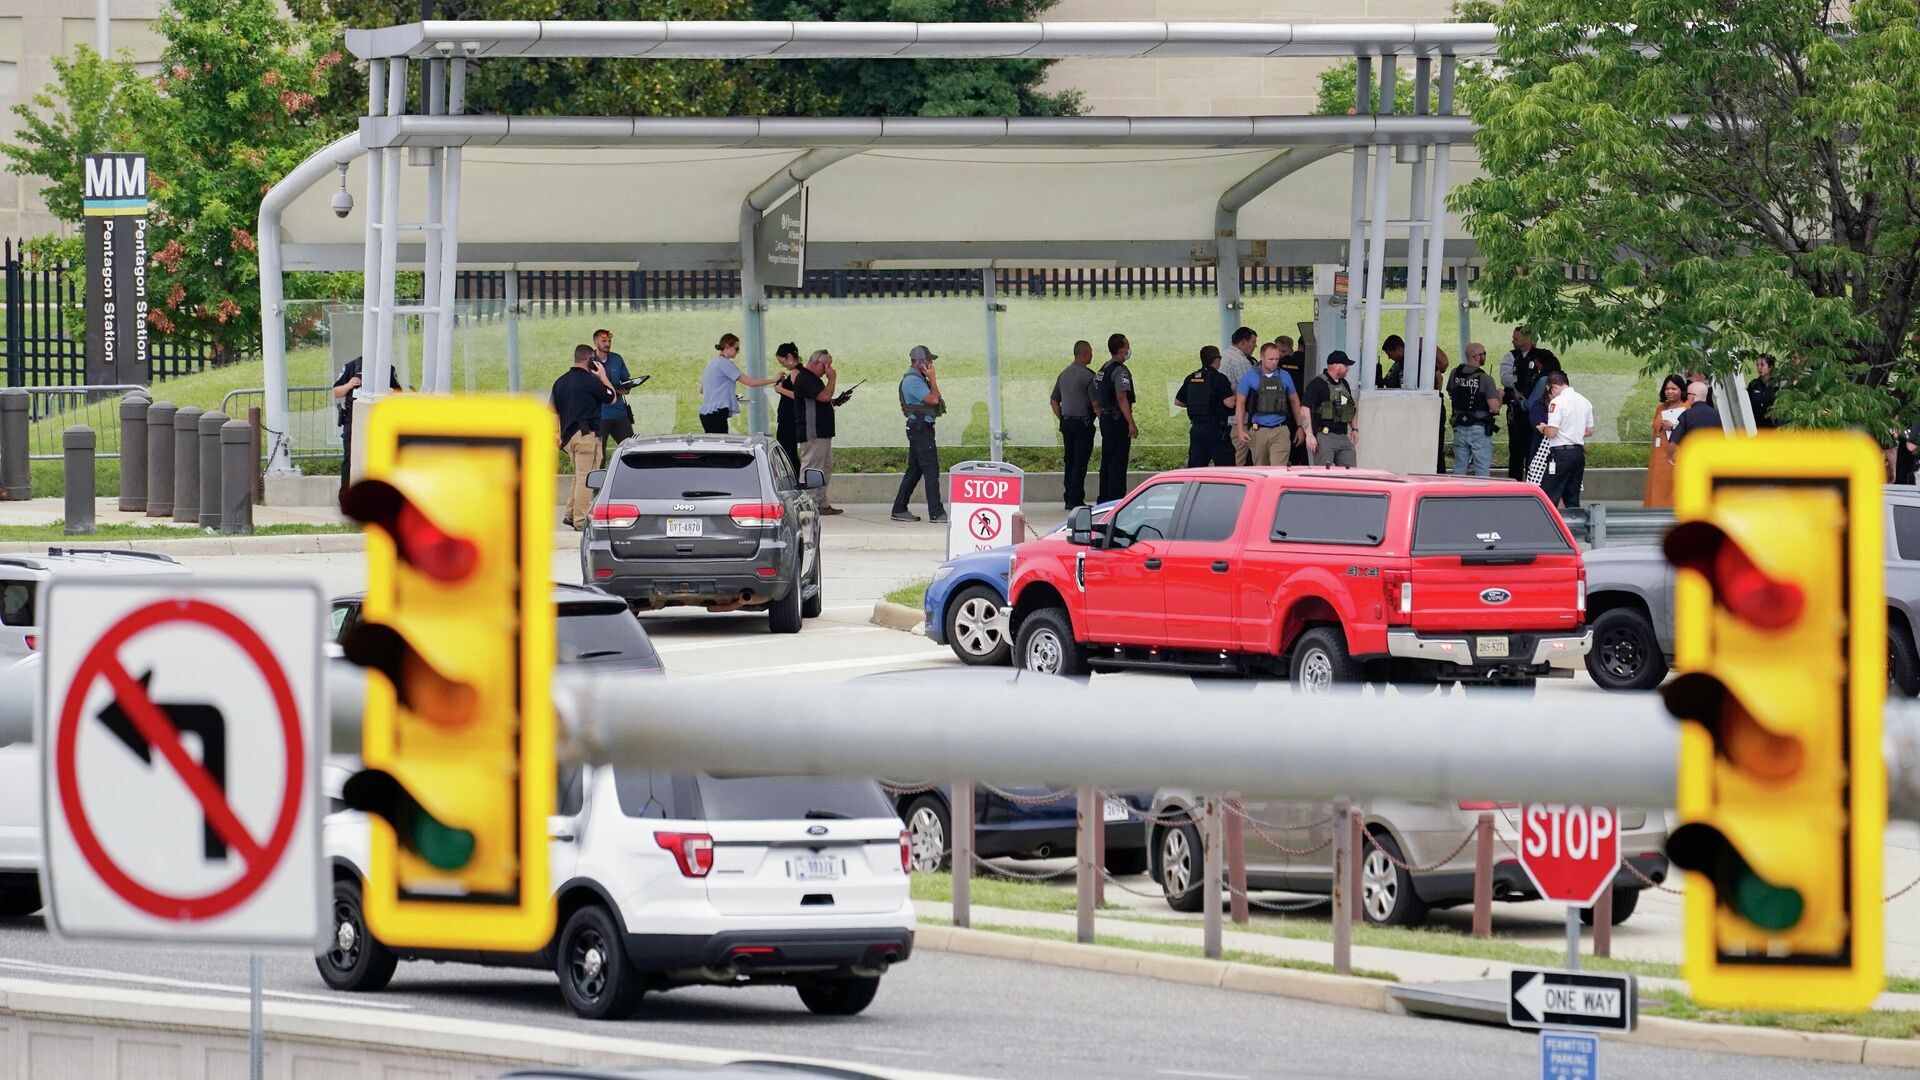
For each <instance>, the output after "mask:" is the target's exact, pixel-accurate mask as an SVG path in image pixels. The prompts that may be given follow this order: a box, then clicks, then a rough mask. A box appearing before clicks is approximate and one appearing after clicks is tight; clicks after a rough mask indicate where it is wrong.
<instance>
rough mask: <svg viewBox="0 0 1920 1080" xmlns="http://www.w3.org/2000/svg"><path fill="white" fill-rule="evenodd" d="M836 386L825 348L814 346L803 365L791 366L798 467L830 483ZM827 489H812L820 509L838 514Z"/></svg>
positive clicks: (837, 376) (837, 377)
mask: <svg viewBox="0 0 1920 1080" xmlns="http://www.w3.org/2000/svg"><path fill="white" fill-rule="evenodd" d="M839 387H840V372H839V371H837V370H836V369H835V368H834V366H833V354H832V353H830V352H828V351H827V350H825V349H815V350H814V352H813V355H812V356H810V357H808V358H807V362H806V363H805V364H802V365H801V366H800V367H797V368H795V369H793V436H794V441H795V442H797V443H798V444H799V446H800V468H801V469H802V470H806V469H819V470H820V474H821V475H822V476H823V477H825V478H826V480H827V482H828V485H829V486H830V485H831V484H832V481H833V407H834V405H835V404H836V401H837V399H836V398H835V391H836V390H838V389H839ZM801 475H802V476H805V475H806V473H805V472H804V471H803V472H802V473H801ZM827 491H828V487H824V486H823V487H821V488H820V489H819V490H817V491H815V492H814V498H815V499H816V500H818V502H819V504H820V512H821V513H822V514H829V515H831V514H838V513H840V512H841V510H840V508H839V507H837V506H834V505H833V503H832V501H831V500H829V499H828V498H827Z"/></svg>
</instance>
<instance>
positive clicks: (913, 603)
mask: <svg viewBox="0 0 1920 1080" xmlns="http://www.w3.org/2000/svg"><path fill="white" fill-rule="evenodd" d="M930 584H932V582H927V581H913V582H908V583H907V584H905V585H902V586H900V587H899V588H897V589H895V590H893V591H892V592H890V593H888V594H887V603H889V604H900V605H903V606H905V607H910V608H918V607H920V605H921V604H922V602H924V601H925V600H926V598H927V586H928V585H930Z"/></svg>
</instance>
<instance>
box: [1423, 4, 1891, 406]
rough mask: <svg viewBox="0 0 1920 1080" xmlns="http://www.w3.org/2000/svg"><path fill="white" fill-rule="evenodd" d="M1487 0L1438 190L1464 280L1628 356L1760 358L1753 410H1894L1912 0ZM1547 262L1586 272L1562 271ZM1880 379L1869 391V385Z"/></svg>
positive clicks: (1499, 304) (1668, 364) (1550, 333)
mask: <svg viewBox="0 0 1920 1080" xmlns="http://www.w3.org/2000/svg"><path fill="white" fill-rule="evenodd" d="M1621 11H1622V9H1621V7H1620V5H1618V4H1615V3H1609V2H1607V0H1507V2H1506V3H1505V4H1503V5H1502V6H1501V7H1500V8H1499V10H1498V11H1497V13H1496V14H1495V19H1496V20H1497V21H1498V23H1499V25H1500V30H1501V40H1500V64H1499V75H1500V77H1499V78H1498V79H1495V80H1490V85H1489V86H1488V87H1487V88H1486V92H1485V93H1484V95H1482V97H1481V99H1480V100H1479V101H1478V102H1477V103H1476V108H1475V118H1476V119H1477V120H1478V121H1479V123H1480V125H1481V128H1480V134H1479V136H1478V139H1477V140H1476V141H1477V145H1478V148H1479V153H1480V160H1481V166H1482V168H1483V169H1484V170H1485V173H1486V175H1485V176H1484V177H1483V178H1480V179H1477V180H1475V181H1473V182H1472V183H1471V184H1469V185H1467V186H1466V187H1464V188H1463V189H1462V190H1460V191H1459V192H1457V193H1456V195H1455V199H1454V203H1455V206H1456V207H1457V208H1458V209H1459V210H1461V211H1462V212H1463V213H1464V214H1465V215H1466V220H1467V224H1468V227H1469V228H1470V229H1471V230H1472V232H1473V234H1474V236H1475V237H1476V238H1477V240H1478V242H1479V247H1480V251H1481V252H1482V253H1483V254H1484V256H1485V257H1486V260H1487V272H1486V273H1485V274H1484V275H1483V276H1482V277H1481V279H1480V281H1481V289H1482V296H1483V297H1484V298H1485V299H1486V301H1487V303H1488V306H1489V307H1490V308H1491V309H1492V310H1493V311H1494V312H1495V313H1496V314H1497V315H1499V316H1501V317H1504V318H1509V319H1516V320H1522V321H1525V322H1528V323H1530V324H1533V326H1534V327H1535V329H1536V330H1537V331H1538V332H1539V333H1540V334H1541V335H1542V336H1543V337H1545V338H1547V339H1557V340H1578V339H1598V340H1603V341H1606V342H1608V343H1610V344H1612V345H1614V346H1616V347H1619V348H1622V349H1631V350H1635V351H1637V352H1638V353H1639V354H1640V355H1642V356H1644V357H1646V360H1647V370H1648V371H1650V372H1652V371H1658V370H1672V369H1676V368H1681V367H1695V366H1700V365H1701V364H1702V362H1703V358H1702V356H1701V350H1702V348H1703V347H1704V348H1705V349H1706V350H1707V355H1706V357H1705V358H1704V362H1705V364H1706V365H1707V366H1709V367H1712V368H1715V369H1717V370H1726V369H1727V368H1728V367H1729V366H1730V365H1731V364H1732V363H1733V357H1735V356H1738V355H1740V354H1742V353H1755V352H1764V353H1770V354H1772V355H1775V356H1778V357H1781V358H1783V367H1784V369H1785V370H1783V372H1782V374H1783V375H1784V376H1785V381H1786V384H1787V385H1786V386H1785V388H1784V389H1783V390H1782V391H1781V393H1780V397H1779V401H1778V403H1777V404H1776V406H1775V409H1774V415H1775V416H1778V417H1781V418H1783V419H1785V420H1786V421H1788V422H1790V423H1794V424H1801V425H1808V426H1818V427H1857V428H1862V429H1865V430H1868V431H1873V432H1882V431H1886V430H1887V429H1888V428H1890V427H1894V426H1897V424H1898V421H1899V419H1900V417H1901V415H1902V414H1903V412H1906V413H1907V414H1908V415H1911V413H1910V411H1908V410H1907V405H1906V400H1907V398H1908V392H1909V389H1910V387H1911V386H1912V383H1913V379H1914V375H1915V369H1916V360H1917V359H1920V357H1917V356H1916V347H1915V344H1914V334H1915V330H1916V326H1915V314H1916V306H1920V108H1916V107H1915V102H1920V27H1917V25H1916V24H1917V22H1920V9H1917V8H1916V4H1915V3H1914V2H1913V0H1854V2H1853V3H1850V4H1842V3H1838V2H1821V0H1738V2H1733V0H1724V2H1717V3H1700V2H1682V0H1642V2H1641V3H1638V4H1636V5H1634V6H1633V9H1632V13H1631V25H1628V24H1626V23H1624V22H1622V21H1621V20H1622V19H1623V16H1622V14H1621ZM1569 265H1583V266H1586V267H1590V268H1592V269H1593V271H1594V272H1595V273H1596V274H1597V275H1598V279H1599V280H1598V283H1597V284H1595V285H1592V286H1579V285H1574V284H1571V283H1569V282H1568V281H1567V279H1566V276H1565V274H1564V269H1565V268H1566V267H1567V266H1569ZM1890 391H1891V392H1890Z"/></svg>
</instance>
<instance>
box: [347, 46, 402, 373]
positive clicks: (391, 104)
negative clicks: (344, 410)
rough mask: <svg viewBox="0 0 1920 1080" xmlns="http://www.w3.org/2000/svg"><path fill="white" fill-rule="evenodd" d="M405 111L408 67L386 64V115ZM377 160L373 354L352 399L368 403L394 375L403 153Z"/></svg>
mask: <svg viewBox="0 0 1920 1080" xmlns="http://www.w3.org/2000/svg"><path fill="white" fill-rule="evenodd" d="M406 111H407V65H406V64H404V63H390V64H388V65H387V115H389V116H398V115H400V114H401V113H403V112H406ZM380 157H381V158H383V159H384V161H383V163H382V165H381V166H380V221H379V226H378V228H379V240H380V262H379V272H378V275H377V276H378V279H379V280H378V284H374V283H372V282H369V283H368V286H369V287H370V288H372V289H374V290H375V291H374V293H373V299H374V304H372V305H369V306H370V307H372V309H373V313H374V333H373V352H371V353H369V354H368V355H367V357H366V359H364V360H363V361H361V368H360V370H361V380H362V381H361V383H360V389H359V391H357V392H356V393H355V394H354V397H355V398H357V399H364V400H368V401H377V400H379V399H380V398H382V397H384V396H386V392H387V381H388V379H390V378H391V377H392V375H393V316H394V310H393V309H394V308H395V307H396V306H397V301H396V300H395V297H394V293H395V292H396V291H397V285H398V282H397V275H398V274H399V263H400V166H401V161H402V154H401V150H400V148H399V147H394V146H390V147H387V148H385V149H383V150H381V151H380ZM369 217H371V214H370V215H369ZM369 225H370V226H371V225H372V222H369Z"/></svg>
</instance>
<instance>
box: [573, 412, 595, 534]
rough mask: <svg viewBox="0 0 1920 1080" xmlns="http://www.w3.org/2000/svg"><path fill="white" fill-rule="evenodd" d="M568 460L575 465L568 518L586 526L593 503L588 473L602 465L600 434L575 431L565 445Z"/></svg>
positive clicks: (576, 523)
mask: <svg viewBox="0 0 1920 1080" xmlns="http://www.w3.org/2000/svg"><path fill="white" fill-rule="evenodd" d="M565 449H566V451H567V461H568V462H569V463H570V464H571V465H572V466H573V488H572V489H571V490H570V491H568V493H567V520H568V521H571V522H573V523H574V524H575V525H578V526H581V527H582V528H584V527H586V524H587V507H589V506H591V505H592V504H593V492H591V491H588V490H587V474H588V473H590V472H592V471H593V470H595V469H597V468H599V467H600V436H598V435H595V434H594V433H593V432H591V431H579V432H575V433H574V435H573V438H571V439H568V440H567V445H566V447H565Z"/></svg>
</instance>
